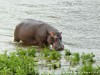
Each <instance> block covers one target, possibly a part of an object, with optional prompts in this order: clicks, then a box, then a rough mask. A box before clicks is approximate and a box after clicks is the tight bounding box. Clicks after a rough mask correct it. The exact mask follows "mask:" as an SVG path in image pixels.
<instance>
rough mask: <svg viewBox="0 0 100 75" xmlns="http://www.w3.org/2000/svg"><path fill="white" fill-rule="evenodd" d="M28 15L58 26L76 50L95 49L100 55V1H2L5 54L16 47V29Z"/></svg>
mask: <svg viewBox="0 0 100 75" xmlns="http://www.w3.org/2000/svg"><path fill="white" fill-rule="evenodd" d="M26 18H33V19H36V20H42V21H44V22H47V23H49V24H51V25H52V26H53V27H55V28H56V29H58V30H59V31H60V32H62V37H63V43H64V45H65V48H68V49H70V50H71V51H72V52H80V53H82V52H85V53H88V52H93V53H94V54H96V59H98V58H100V50H99V49H100V1H99V0H1V1H0V52H1V53H2V52H3V51H4V50H6V49H9V50H11V51H13V49H14V48H16V45H15V44H14V42H13V33H14V29H15V27H16V25H17V24H18V23H19V22H21V21H22V20H24V19H26ZM62 53H64V52H62Z"/></svg>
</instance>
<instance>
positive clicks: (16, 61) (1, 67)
mask: <svg viewBox="0 0 100 75" xmlns="http://www.w3.org/2000/svg"><path fill="white" fill-rule="evenodd" d="M28 50H29V51H28V52H26V51H25V50H23V49H19V50H18V51H16V52H12V53H10V54H9V55H7V52H5V53H4V54H0V75H39V73H38V71H37V70H36V67H37V66H35V63H36V62H34V59H33V57H34V56H33V55H31V54H30V51H33V50H31V49H28Z"/></svg>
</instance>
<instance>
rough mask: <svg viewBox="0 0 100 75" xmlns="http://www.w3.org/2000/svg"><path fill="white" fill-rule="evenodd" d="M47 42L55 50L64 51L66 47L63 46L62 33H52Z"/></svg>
mask: <svg viewBox="0 0 100 75" xmlns="http://www.w3.org/2000/svg"><path fill="white" fill-rule="evenodd" d="M47 41H48V43H49V44H50V45H52V48H53V49H55V50H63V49H64V45H63V44H62V37H61V33H59V32H58V33H55V32H50V35H49V36H48V38H47Z"/></svg>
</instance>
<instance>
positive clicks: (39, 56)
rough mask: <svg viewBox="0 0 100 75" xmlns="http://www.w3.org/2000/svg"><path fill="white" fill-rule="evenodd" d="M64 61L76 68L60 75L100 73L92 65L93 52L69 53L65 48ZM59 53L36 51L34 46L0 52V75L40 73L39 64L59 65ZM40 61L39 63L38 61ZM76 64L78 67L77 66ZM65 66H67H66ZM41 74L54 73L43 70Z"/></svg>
mask: <svg viewBox="0 0 100 75" xmlns="http://www.w3.org/2000/svg"><path fill="white" fill-rule="evenodd" d="M64 57H65V58H66V60H67V61H66V62H70V66H71V68H72V67H73V66H74V67H75V66H76V68H77V70H73V69H69V70H66V71H65V72H64V71H62V73H61V74H60V75H100V66H96V67H94V66H93V63H95V60H94V57H95V55H94V54H93V53H87V54H85V53H83V54H81V55H80V54H79V53H71V52H70V50H67V49H66V50H65V55H64ZM60 60H61V54H60V52H58V51H55V50H49V49H48V48H44V49H43V50H41V51H37V49H36V48H34V47H29V48H17V49H16V51H15V52H12V53H8V52H7V51H5V52H4V53H3V54H0V75H40V74H39V71H38V69H39V65H40V64H41V65H42V66H44V67H47V68H48V69H51V70H54V69H57V68H60V67H61V61H60ZM39 61H41V63H38V62H39ZM77 66H78V67H77ZM66 67H67V66H66ZM41 75H56V74H54V73H49V72H45V73H43V74H41Z"/></svg>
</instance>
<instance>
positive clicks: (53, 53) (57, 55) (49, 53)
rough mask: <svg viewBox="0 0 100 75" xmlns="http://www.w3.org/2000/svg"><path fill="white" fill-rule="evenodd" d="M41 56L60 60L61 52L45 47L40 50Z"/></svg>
mask: <svg viewBox="0 0 100 75" xmlns="http://www.w3.org/2000/svg"><path fill="white" fill-rule="evenodd" d="M41 56H42V57H44V59H46V60H47V61H52V60H60V58H61V54H60V53H59V52H57V51H55V50H49V49H47V48H44V49H43V50H42V52H41Z"/></svg>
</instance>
